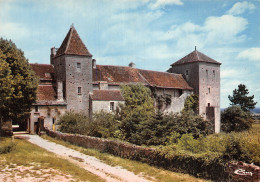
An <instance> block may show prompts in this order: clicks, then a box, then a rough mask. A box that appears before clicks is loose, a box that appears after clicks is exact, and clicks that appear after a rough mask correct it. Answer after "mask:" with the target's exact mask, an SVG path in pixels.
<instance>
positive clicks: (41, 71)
mask: <svg viewBox="0 0 260 182" xmlns="http://www.w3.org/2000/svg"><path fill="white" fill-rule="evenodd" d="M30 66H31V68H32V69H33V71H34V72H35V73H36V75H37V76H38V77H40V79H41V80H52V79H53V76H54V68H53V66H52V65H50V64H30Z"/></svg>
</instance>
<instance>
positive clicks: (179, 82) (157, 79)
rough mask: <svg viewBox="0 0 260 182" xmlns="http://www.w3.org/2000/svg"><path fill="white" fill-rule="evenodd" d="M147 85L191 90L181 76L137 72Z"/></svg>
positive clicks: (147, 71)
mask: <svg viewBox="0 0 260 182" xmlns="http://www.w3.org/2000/svg"><path fill="white" fill-rule="evenodd" d="M139 72H140V73H141V75H143V77H144V78H145V79H146V80H147V82H148V83H149V85H151V86H155V87H165V88H180V89H188V90H190V89H192V88H191V87H190V86H189V85H188V83H187V82H186V81H185V79H184V78H183V76H182V75H181V74H175V73H166V72H158V71H150V70H139Z"/></svg>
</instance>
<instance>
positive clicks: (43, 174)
mask: <svg viewBox="0 0 260 182" xmlns="http://www.w3.org/2000/svg"><path fill="white" fill-rule="evenodd" d="M10 142H11V139H10V138H0V147H3V146H5V145H7V144H8V143H10ZM14 142H15V144H16V146H15V149H14V150H12V151H11V152H10V153H6V154H0V171H1V172H0V179H2V180H3V181H5V180H7V179H9V180H10V179H12V180H14V179H16V180H18V179H28V181H38V180H40V181H46V180H47V179H48V180H50V179H51V181H97V182H99V181H103V180H102V179H100V178H99V177H97V176H96V175H94V174H92V173H89V172H87V171H86V170H84V169H82V168H80V167H78V166H76V165H74V164H72V163H70V162H68V161H67V160H65V159H61V158H59V157H57V156H56V155H55V154H53V153H51V152H48V151H46V150H44V149H42V148H40V147H38V146H36V145H33V144H31V143H29V142H27V141H25V140H20V139H15V141H14ZM4 179H5V180H4ZM54 179H56V180H54ZM14 181H15V180H14ZM26 181H27V180H26Z"/></svg>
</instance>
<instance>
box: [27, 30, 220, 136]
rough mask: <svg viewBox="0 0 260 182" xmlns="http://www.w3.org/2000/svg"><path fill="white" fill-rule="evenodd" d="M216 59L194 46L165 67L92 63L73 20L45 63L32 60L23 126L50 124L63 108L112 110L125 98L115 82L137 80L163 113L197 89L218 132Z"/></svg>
mask: <svg viewBox="0 0 260 182" xmlns="http://www.w3.org/2000/svg"><path fill="white" fill-rule="evenodd" d="M220 64H221V63H219V62H217V61H215V60H213V59H211V58H209V57H208V56H206V55H204V54H202V53H201V52H199V51H197V50H196V49H195V51H193V52H191V53H190V54H188V55H187V56H185V57H183V58H182V59H180V60H179V61H177V62H175V63H173V64H172V65H171V68H170V69H169V70H168V71H167V72H158V71H151V70H143V69H138V68H136V67H135V64H134V63H130V64H129V65H128V66H112V65H97V64H96V60H95V59H92V54H91V53H90V52H89V50H88V49H87V47H86V46H85V44H84V43H83V41H82V40H81V38H80V36H79V35H78V33H77V31H76V29H75V28H74V27H73V26H72V27H71V28H70V30H69V32H68V33H67V35H66V37H65V39H64V40H63V42H62V44H61V46H60V47H59V48H58V49H56V48H51V55H50V64H31V67H32V69H33V70H34V71H35V73H36V75H37V76H38V77H40V83H39V86H38V93H37V101H36V103H35V104H34V105H33V107H32V110H31V116H30V119H29V121H28V131H29V132H30V133H35V132H36V131H37V130H38V128H41V127H48V128H52V127H53V126H54V124H55V123H56V121H57V120H58V119H59V117H60V116H61V115H63V114H64V113H65V112H66V111H75V112H82V113H85V114H87V115H89V116H90V117H91V116H92V114H93V113H94V112H98V111H101V110H104V111H107V112H114V111H115V110H116V108H117V107H118V105H119V104H120V103H121V104H123V103H124V98H123V96H122V94H121V92H120V85H122V84H137V83H141V84H143V85H145V86H147V87H149V88H150V89H151V90H152V93H153V95H154V97H155V100H156V103H155V107H156V108H157V109H160V110H161V111H162V112H164V113H170V112H173V113H176V112H180V111H181V110H182V109H183V107H184V102H185V99H186V97H187V96H189V95H190V94H192V93H195V94H197V95H198V96H199V111H198V112H199V113H198V114H200V115H202V116H203V117H204V118H205V119H208V120H210V121H212V122H213V123H214V125H215V132H216V133H218V132H219V131H220ZM162 98H163V99H162ZM162 100H163V102H162Z"/></svg>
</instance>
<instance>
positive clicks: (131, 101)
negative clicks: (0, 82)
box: [118, 84, 155, 144]
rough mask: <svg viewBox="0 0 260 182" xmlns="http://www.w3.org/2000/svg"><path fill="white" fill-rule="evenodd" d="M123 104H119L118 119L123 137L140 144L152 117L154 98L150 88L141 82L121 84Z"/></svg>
mask: <svg viewBox="0 0 260 182" xmlns="http://www.w3.org/2000/svg"><path fill="white" fill-rule="evenodd" d="M121 90H122V94H123V96H124V99H125V104H124V105H121V106H120V110H119V113H118V120H119V121H121V124H120V129H121V131H122V133H123V134H124V139H126V140H127V141H129V142H131V143H135V144H142V143H143V142H144V140H145V137H146V135H147V132H149V131H147V130H149V128H147V125H148V123H149V122H151V120H152V119H153V117H154V114H155V110H154V100H153V98H152V97H151V90H150V89H149V88H147V87H145V86H143V85H142V84H136V85H123V86H121Z"/></svg>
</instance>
